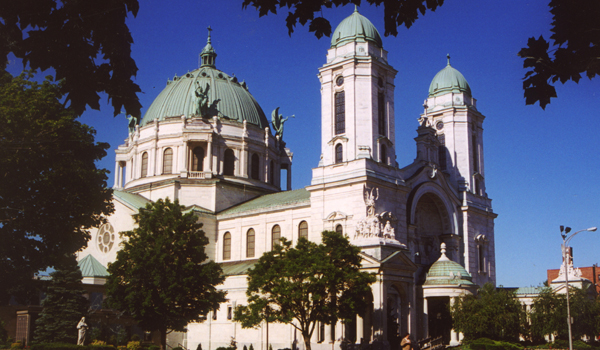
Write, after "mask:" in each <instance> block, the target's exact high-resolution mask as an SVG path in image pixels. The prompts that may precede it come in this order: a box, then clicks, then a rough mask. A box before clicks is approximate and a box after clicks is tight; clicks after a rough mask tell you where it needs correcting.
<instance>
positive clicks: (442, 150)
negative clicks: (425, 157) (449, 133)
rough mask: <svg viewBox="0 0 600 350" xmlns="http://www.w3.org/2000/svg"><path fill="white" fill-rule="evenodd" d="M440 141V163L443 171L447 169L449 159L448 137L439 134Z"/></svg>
mask: <svg viewBox="0 0 600 350" xmlns="http://www.w3.org/2000/svg"><path fill="white" fill-rule="evenodd" d="M438 141H439V142H440V145H439V146H438V162H439V163H440V169H441V170H442V171H444V170H446V169H447V165H446V163H447V159H446V135H444V134H439V135H438Z"/></svg>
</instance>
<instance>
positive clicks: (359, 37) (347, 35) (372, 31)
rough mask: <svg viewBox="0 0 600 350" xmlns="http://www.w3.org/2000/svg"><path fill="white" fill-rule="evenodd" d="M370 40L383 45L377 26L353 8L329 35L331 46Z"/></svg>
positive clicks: (380, 45)
mask: <svg viewBox="0 0 600 350" xmlns="http://www.w3.org/2000/svg"><path fill="white" fill-rule="evenodd" d="M352 41H356V42H366V41H370V42H373V43H375V44H377V46H379V47H383V43H382V41H381V36H380V35H379V32H378V31H377V28H375V26H374V25H373V23H371V21H369V20H368V19H367V17H365V16H363V15H361V14H360V13H358V9H356V7H355V8H354V13H352V14H351V15H350V16H348V17H346V19H344V20H343V21H342V22H341V23H340V24H339V25H338V26H337V28H336V29H335V31H334V32H333V35H332V36H331V47H340V46H342V45H344V44H347V43H349V42H352Z"/></svg>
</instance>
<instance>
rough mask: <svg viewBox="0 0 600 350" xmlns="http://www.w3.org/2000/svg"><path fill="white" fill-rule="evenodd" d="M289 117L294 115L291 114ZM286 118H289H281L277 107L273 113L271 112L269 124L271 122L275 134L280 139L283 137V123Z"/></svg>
mask: <svg viewBox="0 0 600 350" xmlns="http://www.w3.org/2000/svg"><path fill="white" fill-rule="evenodd" d="M291 118H295V116H294V115H292V116H291ZM288 119H290V117H287V118H285V119H283V115H281V114H279V107H277V108H275V110H274V111H273V113H271V124H273V129H274V130H275V135H279V138H280V139H283V123H285V122H286V121H287V120H288Z"/></svg>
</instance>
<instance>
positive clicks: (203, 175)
mask: <svg viewBox="0 0 600 350" xmlns="http://www.w3.org/2000/svg"><path fill="white" fill-rule="evenodd" d="M187 175H188V179H211V178H212V173H211V172H210V171H188V174H187Z"/></svg>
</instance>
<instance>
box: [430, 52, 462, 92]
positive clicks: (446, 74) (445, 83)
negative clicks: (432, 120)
mask: <svg viewBox="0 0 600 350" xmlns="http://www.w3.org/2000/svg"><path fill="white" fill-rule="evenodd" d="M447 57H448V64H447V65H446V67H445V68H444V69H442V70H441V71H439V72H438V73H437V74H436V75H435V77H433V80H432V81H431V84H430V85H429V97H435V96H441V95H444V94H447V93H450V92H452V93H464V94H465V95H467V96H469V97H471V87H470V86H469V83H467V79H465V77H464V76H463V75H462V74H461V73H460V72H459V71H458V70H456V69H454V67H452V66H451V65H450V55H447Z"/></svg>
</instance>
